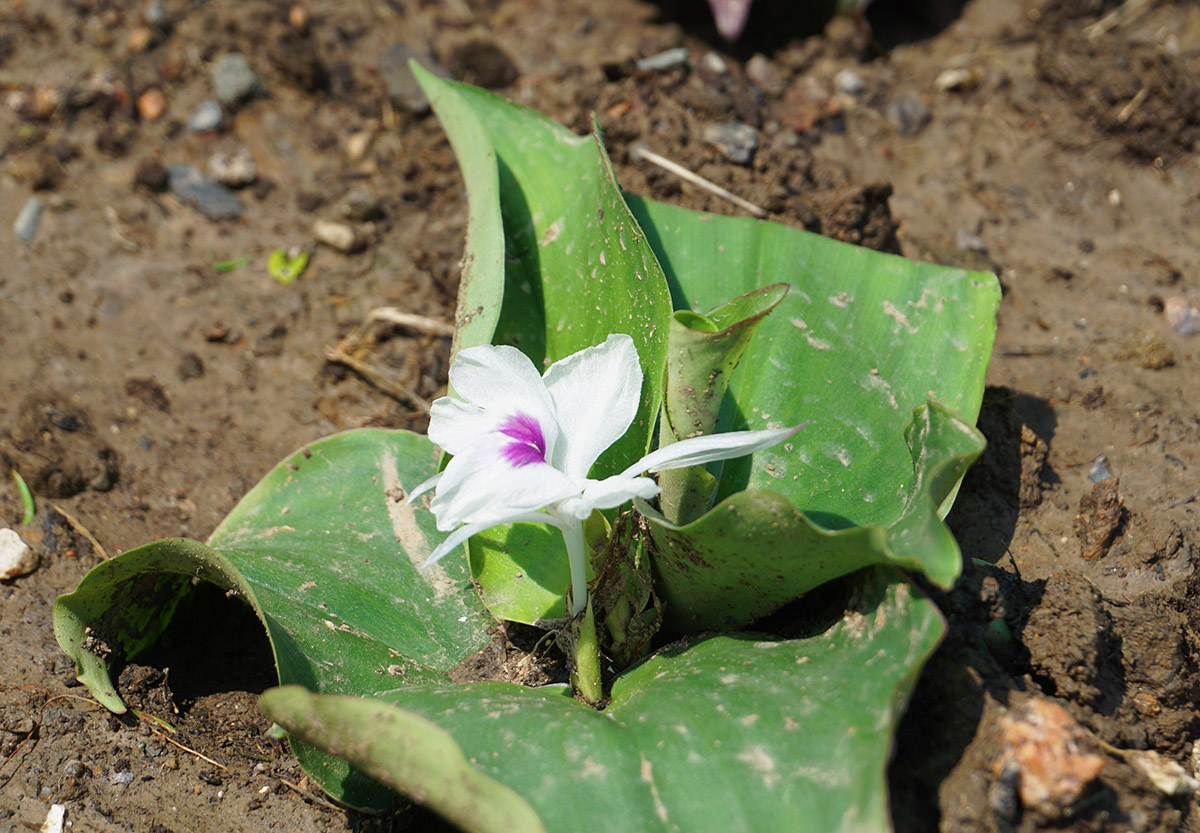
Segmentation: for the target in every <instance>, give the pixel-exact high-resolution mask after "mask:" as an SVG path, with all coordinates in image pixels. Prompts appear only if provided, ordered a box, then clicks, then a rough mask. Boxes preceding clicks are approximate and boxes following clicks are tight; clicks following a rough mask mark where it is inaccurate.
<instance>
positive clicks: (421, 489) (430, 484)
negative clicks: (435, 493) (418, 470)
mask: <svg viewBox="0 0 1200 833" xmlns="http://www.w3.org/2000/svg"><path fill="white" fill-rule="evenodd" d="M441 479H442V473H441V472H440V471H439V472H438V473H437V474H435V475H434V476H433V477H431V478H429V479H428V480H422V481H421V482H420V483H418V484H417V485H416V486H415V487H413V490H412V491H411V492H409V493H408V500H406V501H404V502H405V503H412V502H413V501H414V500H416V499H417V498H419V497H420V496H421V495H423V494H425V493H426V492H428V491H429V490H430V489H432V488H434V487H435V486H437V484H438V483H439V482H440V481H441Z"/></svg>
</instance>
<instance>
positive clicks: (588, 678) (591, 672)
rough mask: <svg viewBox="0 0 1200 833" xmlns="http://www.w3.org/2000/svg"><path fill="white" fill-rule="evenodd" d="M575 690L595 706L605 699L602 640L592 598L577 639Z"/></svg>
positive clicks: (581, 622)
mask: <svg viewBox="0 0 1200 833" xmlns="http://www.w3.org/2000/svg"><path fill="white" fill-rule="evenodd" d="M575 690H576V691H578V692H579V694H580V696H582V697H583V699H584V700H587V701H588V702H589V703H591V704H592V705H593V706H598V705H599V704H600V702H601V701H602V700H603V699H604V684H603V683H602V682H601V679H600V642H599V640H598V639H597V638H596V617H595V616H594V615H593V614H592V602H591V600H590V599H589V600H588V602H587V612H586V613H584V615H583V618H582V619H580V620H579V633H578V635H577V636H576V639H575Z"/></svg>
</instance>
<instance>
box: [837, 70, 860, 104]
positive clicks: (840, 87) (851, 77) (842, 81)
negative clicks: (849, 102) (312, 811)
mask: <svg viewBox="0 0 1200 833" xmlns="http://www.w3.org/2000/svg"><path fill="white" fill-rule="evenodd" d="M833 88H834V89H835V90H837V91H838V92H839V93H841V94H842V95H848V96H850V97H851V98H858V97H859V96H861V95H862V94H863V93H865V92H866V91H867V82H866V81H864V80H863V79H862V76H861V75H859V74H858V73H857V72H855V71H854V70H852V69H843V70H839V71H838V74H837V75H835V76H833Z"/></svg>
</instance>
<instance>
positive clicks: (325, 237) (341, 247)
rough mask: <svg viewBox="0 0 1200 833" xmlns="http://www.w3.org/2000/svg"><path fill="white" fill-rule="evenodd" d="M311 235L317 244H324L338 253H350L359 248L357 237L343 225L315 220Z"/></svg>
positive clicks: (350, 229) (349, 228) (351, 229)
mask: <svg viewBox="0 0 1200 833" xmlns="http://www.w3.org/2000/svg"><path fill="white" fill-rule="evenodd" d="M312 234H313V237H315V238H317V242H318V243H324V244H325V245H326V246H329V247H330V248H331V249H337V250H338V251H339V252H352V251H354V250H355V249H357V248H359V246H360V241H359V238H358V235H357V234H356V233H355V231H354V229H353V228H351V227H350V226H348V225H346V224H345V223H333V222H330V221H329V220H317V221H316V222H315V223H313V225H312Z"/></svg>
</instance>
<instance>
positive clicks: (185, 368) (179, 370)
mask: <svg viewBox="0 0 1200 833" xmlns="http://www.w3.org/2000/svg"><path fill="white" fill-rule="evenodd" d="M175 374H176V375H177V376H178V377H179V378H180V379H182V380H183V381H185V382H186V381H188V380H189V379H199V378H200V377H201V376H203V375H204V362H203V361H202V360H201V359H200V357H199V356H197V355H196V354H195V353H185V354H184V356H183V358H181V359H180V360H179V365H178V366H177V367H176V368H175Z"/></svg>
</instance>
